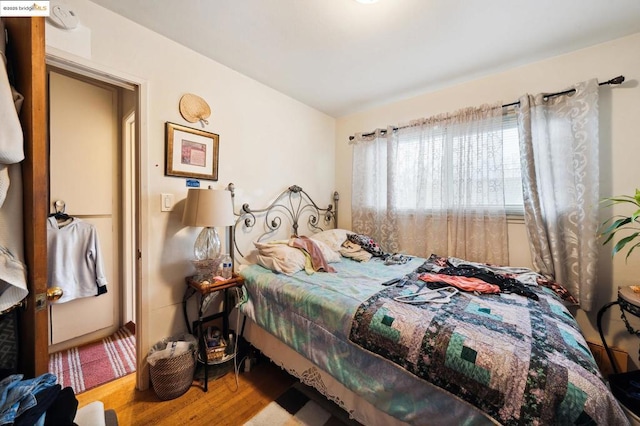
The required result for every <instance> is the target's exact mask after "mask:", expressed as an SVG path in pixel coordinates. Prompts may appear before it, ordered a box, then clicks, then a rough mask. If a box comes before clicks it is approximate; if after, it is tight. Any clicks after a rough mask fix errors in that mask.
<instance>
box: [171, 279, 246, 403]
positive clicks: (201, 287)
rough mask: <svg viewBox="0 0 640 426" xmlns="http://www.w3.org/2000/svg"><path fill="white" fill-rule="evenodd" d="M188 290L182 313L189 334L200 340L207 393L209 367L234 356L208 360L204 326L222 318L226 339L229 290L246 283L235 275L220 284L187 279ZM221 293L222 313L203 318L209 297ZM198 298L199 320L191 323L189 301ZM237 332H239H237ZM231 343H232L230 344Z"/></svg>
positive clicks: (199, 345) (227, 333)
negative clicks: (204, 307) (205, 303)
mask: <svg viewBox="0 0 640 426" xmlns="http://www.w3.org/2000/svg"><path fill="white" fill-rule="evenodd" d="M185 281H186V284H187V288H186V290H185V293H184V296H183V298H182V313H183V314H184V320H185V323H186V324H187V330H189V333H191V334H194V333H195V334H196V336H197V338H198V349H199V354H198V362H200V363H202V364H205V365H204V391H205V392H207V391H208V389H209V386H208V385H209V383H208V382H209V374H208V368H207V366H209V365H213V364H221V363H224V362H227V361H230V360H232V359H233V356H224V357H223V358H222V359H221V360H219V361H218V360H216V361H209V360H208V358H207V345H206V342H205V338H204V332H203V327H202V325H203V324H204V323H206V322H208V321H212V320H214V319H217V318H222V336H223V337H224V338H226V337H227V336H228V335H229V313H230V312H231V307H230V303H229V299H230V297H229V293H228V290H229V289H230V288H233V287H242V285H243V283H244V281H243V279H242V277H241V276H239V275H236V274H234V275H233V278H231V279H229V280H226V281H220V282H208V281H205V282H204V283H203V282H199V281H197V280H196V279H195V276H192V277H187V278H186V279H185ZM219 291H222V292H223V298H222V310H221V311H220V312H217V313H214V314H211V315H208V316H206V317H205V316H203V315H204V312H203V311H204V310H205V309H203V305H204V302H205V300H206V299H207V296H209V295H213V294H214V293H217V292H219ZM193 295H197V296H198V319H196V320H195V321H193V323H191V322H190V321H189V314H188V313H187V301H188V300H189V299H190V298H191V297H192V296H193ZM236 332H237V330H236ZM236 340H237V338H236ZM229 343H231V342H229Z"/></svg>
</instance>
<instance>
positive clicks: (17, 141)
mask: <svg viewBox="0 0 640 426" xmlns="http://www.w3.org/2000/svg"><path fill="white" fill-rule="evenodd" d="M0 40H1V42H0V59H1V61H0V62H2V63H1V64H0V123H2V126H0V207H2V205H3V204H4V200H5V198H6V196H7V191H8V190H9V182H10V176H9V166H10V165H11V164H16V163H19V162H20V161H22V160H24V144H23V135H22V126H20V119H19V118H18V111H20V107H21V106H22V100H23V97H22V95H20V94H19V93H18V92H16V91H15V89H14V88H13V87H12V86H11V84H10V82H9V76H8V74H7V69H6V64H7V58H6V57H5V53H4V52H5V49H6V44H5V40H4V28H3V25H2V23H0Z"/></svg>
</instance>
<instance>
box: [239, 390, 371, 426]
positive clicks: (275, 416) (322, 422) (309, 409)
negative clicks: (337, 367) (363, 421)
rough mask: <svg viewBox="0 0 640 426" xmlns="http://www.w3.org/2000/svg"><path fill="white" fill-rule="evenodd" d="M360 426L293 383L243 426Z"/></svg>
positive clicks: (334, 406)
mask: <svg viewBox="0 0 640 426" xmlns="http://www.w3.org/2000/svg"><path fill="white" fill-rule="evenodd" d="M294 425H305V426H359V425H360V423H358V422H356V421H355V420H353V419H349V416H348V414H347V413H346V412H345V411H344V410H342V409H341V408H340V407H338V406H337V405H336V404H334V403H333V402H331V401H329V400H327V399H326V398H325V397H323V396H322V395H320V394H319V393H318V392H316V391H315V390H313V389H311V388H309V387H307V386H305V385H303V384H301V383H296V384H294V385H293V386H292V387H290V388H289V389H287V391H286V392H285V393H284V394H282V395H281V396H279V397H278V398H277V399H276V400H275V401H273V402H272V403H270V404H269V405H267V406H266V407H265V408H264V409H263V410H262V411H260V412H259V413H258V414H256V415H255V416H254V417H253V418H252V419H251V420H249V421H248V422H247V423H245V426H294Z"/></svg>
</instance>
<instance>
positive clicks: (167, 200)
mask: <svg viewBox="0 0 640 426" xmlns="http://www.w3.org/2000/svg"><path fill="white" fill-rule="evenodd" d="M173 201H174V197H173V194H162V200H161V206H160V211H162V212H170V211H171V210H173Z"/></svg>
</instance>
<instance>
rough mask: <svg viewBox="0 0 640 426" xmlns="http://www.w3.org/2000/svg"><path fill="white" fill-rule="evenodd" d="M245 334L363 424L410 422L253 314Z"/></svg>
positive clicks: (384, 425) (385, 425)
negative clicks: (321, 364) (320, 365)
mask: <svg viewBox="0 0 640 426" xmlns="http://www.w3.org/2000/svg"><path fill="white" fill-rule="evenodd" d="M244 337H245V339H247V340H248V341H249V342H250V343H251V344H252V345H253V346H254V347H256V348H257V349H258V350H260V351H261V352H262V353H263V354H264V355H266V356H267V357H268V358H269V359H271V361H273V363H274V364H276V365H278V366H280V367H281V368H282V369H284V370H285V371H287V372H288V373H289V374H291V375H292V376H294V377H297V378H298V379H300V381H301V382H302V383H304V384H306V385H309V386H312V387H313V388H315V389H316V390H317V391H318V392H320V393H321V394H323V395H324V396H325V397H326V398H327V399H329V400H331V401H333V402H335V403H336V404H338V405H339V406H340V407H342V409H343V410H345V411H346V412H347V413H348V414H349V417H351V418H353V419H354V420H356V421H358V422H360V423H362V424H363V425H371V426H401V425H407V423H404V422H402V421H400V420H398V419H396V418H395V417H392V416H390V415H388V414H387V413H384V412H382V411H380V410H378V409H377V408H376V407H374V406H373V405H372V404H371V403H369V402H368V401H366V400H364V399H362V398H361V397H359V396H358V395H356V394H355V393H353V392H351V391H350V390H349V389H347V388H346V387H344V386H343V385H342V384H341V383H340V382H338V381H337V380H336V379H334V378H333V377H332V376H331V375H329V374H328V373H326V372H324V371H323V370H321V369H320V368H318V367H317V366H316V365H315V364H314V363H312V362H311V361H309V360H308V359H306V358H305V357H303V356H302V355H300V354H299V353H297V352H295V351H294V350H293V349H291V348H290V347H289V346H287V345H286V344H284V343H282V342H281V341H280V340H278V339H277V338H276V337H274V336H273V335H272V334H270V333H269V332H267V331H265V330H264V329H263V328H261V327H260V326H258V325H257V324H256V323H254V322H253V321H252V320H251V319H250V318H247V322H246V327H245V330H244Z"/></svg>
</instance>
